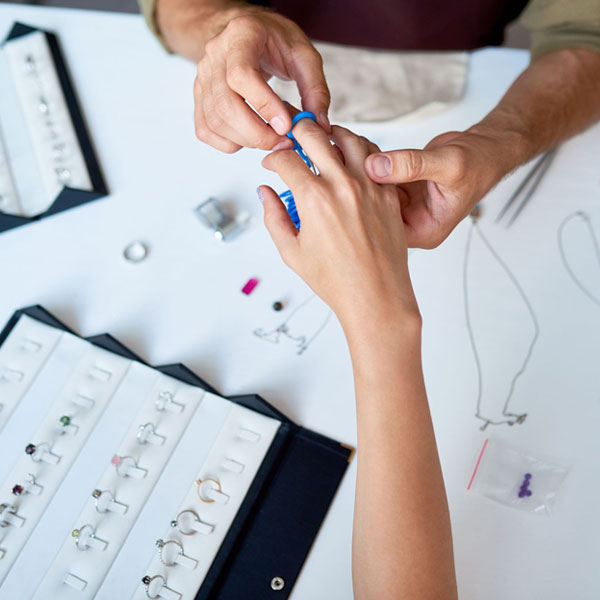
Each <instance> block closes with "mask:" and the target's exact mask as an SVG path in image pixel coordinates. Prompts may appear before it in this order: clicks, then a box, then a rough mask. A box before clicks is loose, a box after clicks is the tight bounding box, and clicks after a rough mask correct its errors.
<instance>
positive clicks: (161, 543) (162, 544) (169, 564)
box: [156, 539, 183, 567]
mask: <svg viewBox="0 0 600 600" xmlns="http://www.w3.org/2000/svg"><path fill="white" fill-rule="evenodd" d="M169 544H175V545H176V546H177V547H178V548H179V554H183V546H182V545H181V544H180V543H179V542H178V541H177V540H168V541H166V542H165V541H164V540H161V539H158V540H156V547H157V548H158V559H159V560H160V562H161V563H162V564H163V565H165V567H173V566H175V565H176V564H177V562H176V561H172V562H167V561H166V560H165V559H164V557H163V548H164V547H165V546H168V545H169Z"/></svg>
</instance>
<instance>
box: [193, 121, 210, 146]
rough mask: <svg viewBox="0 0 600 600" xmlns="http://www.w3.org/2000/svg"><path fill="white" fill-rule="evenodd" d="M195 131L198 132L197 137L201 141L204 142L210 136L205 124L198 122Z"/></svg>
mask: <svg viewBox="0 0 600 600" xmlns="http://www.w3.org/2000/svg"><path fill="white" fill-rule="evenodd" d="M194 133H195V134H196V137H197V138H198V139H199V140H200V141H201V142H204V141H205V140H206V138H207V137H208V135H207V134H208V132H207V130H206V127H205V126H204V124H200V123H198V124H196V127H195V129H194Z"/></svg>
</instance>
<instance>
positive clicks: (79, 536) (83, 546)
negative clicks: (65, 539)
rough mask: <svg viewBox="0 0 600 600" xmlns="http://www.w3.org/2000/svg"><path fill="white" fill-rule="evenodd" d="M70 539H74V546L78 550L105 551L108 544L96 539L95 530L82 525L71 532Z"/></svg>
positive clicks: (89, 526)
mask: <svg viewBox="0 0 600 600" xmlns="http://www.w3.org/2000/svg"><path fill="white" fill-rule="evenodd" d="M71 537H74V538H75V545H76V546H77V548H78V549H79V550H87V549H88V548H94V549H95V550H105V549H106V546H108V542H107V541H105V540H101V539H100V538H99V537H96V530H95V529H94V528H93V527H92V526H91V525H84V526H83V527H79V529H73V531H71Z"/></svg>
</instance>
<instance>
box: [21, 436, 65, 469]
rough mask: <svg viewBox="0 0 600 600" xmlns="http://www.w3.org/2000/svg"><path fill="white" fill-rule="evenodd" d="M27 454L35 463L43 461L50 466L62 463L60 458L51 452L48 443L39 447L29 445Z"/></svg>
mask: <svg viewBox="0 0 600 600" xmlns="http://www.w3.org/2000/svg"><path fill="white" fill-rule="evenodd" d="M25 454H29V456H31V460H33V461H35V462H40V461H41V460H43V461H44V462H46V463H48V464H50V465H57V464H58V463H59V461H60V456H57V455H56V454H53V453H52V451H51V450H50V446H49V445H48V444H46V442H44V443H42V444H38V445H37V446H36V445H35V444H27V446H26V448H25Z"/></svg>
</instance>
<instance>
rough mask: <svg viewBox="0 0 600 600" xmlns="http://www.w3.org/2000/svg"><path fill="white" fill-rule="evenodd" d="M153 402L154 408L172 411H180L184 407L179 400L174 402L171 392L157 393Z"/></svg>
mask: <svg viewBox="0 0 600 600" xmlns="http://www.w3.org/2000/svg"><path fill="white" fill-rule="evenodd" d="M154 404H155V405H156V410H160V411H163V410H168V411H170V412H174V413H180V412H181V411H183V409H184V408H185V406H184V405H183V404H181V403H180V402H175V400H174V399H173V394H172V393H171V392H161V393H160V394H158V398H157V399H156V401H155V403H154Z"/></svg>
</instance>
